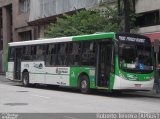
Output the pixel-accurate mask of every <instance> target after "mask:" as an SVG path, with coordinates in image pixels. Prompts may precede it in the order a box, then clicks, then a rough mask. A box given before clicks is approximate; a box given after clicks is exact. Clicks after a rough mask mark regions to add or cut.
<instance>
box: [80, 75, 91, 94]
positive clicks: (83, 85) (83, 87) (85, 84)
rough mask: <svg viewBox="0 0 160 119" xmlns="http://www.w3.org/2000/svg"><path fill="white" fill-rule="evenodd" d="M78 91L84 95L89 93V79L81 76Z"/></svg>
mask: <svg viewBox="0 0 160 119" xmlns="http://www.w3.org/2000/svg"><path fill="white" fill-rule="evenodd" d="M80 91H81V92H82V93H84V94H88V93H89V92H90V88H89V79H88V77H87V76H86V75H82V76H81V77H80Z"/></svg>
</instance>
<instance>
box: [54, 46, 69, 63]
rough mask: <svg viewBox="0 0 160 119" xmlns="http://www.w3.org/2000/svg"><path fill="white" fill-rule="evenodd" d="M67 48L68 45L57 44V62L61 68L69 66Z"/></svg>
mask: <svg viewBox="0 0 160 119" xmlns="http://www.w3.org/2000/svg"><path fill="white" fill-rule="evenodd" d="M67 46H68V43H59V44H57V53H58V54H57V58H58V59H57V62H56V64H57V65H59V66H66V65H67V49H68V48H67Z"/></svg>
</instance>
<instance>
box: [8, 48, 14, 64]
mask: <svg viewBox="0 0 160 119" xmlns="http://www.w3.org/2000/svg"><path fill="white" fill-rule="evenodd" d="M13 60H14V48H12V47H10V48H9V51H8V61H9V62H13Z"/></svg>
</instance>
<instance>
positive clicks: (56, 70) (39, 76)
mask: <svg viewBox="0 0 160 119" xmlns="http://www.w3.org/2000/svg"><path fill="white" fill-rule="evenodd" d="M21 65H22V72H23V71H24V70H26V69H27V70H28V72H29V78H30V83H32V84H34V83H40V84H50V85H62V86H69V84H70V83H69V73H70V72H69V71H70V68H69V67H46V66H45V63H44V61H39V62H22V64H21Z"/></svg>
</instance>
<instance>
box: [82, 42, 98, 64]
mask: <svg viewBox="0 0 160 119" xmlns="http://www.w3.org/2000/svg"><path fill="white" fill-rule="evenodd" d="M81 58H82V66H83V65H84V66H95V43H94V42H91V41H88V42H84V43H83V48H82V57H81Z"/></svg>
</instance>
